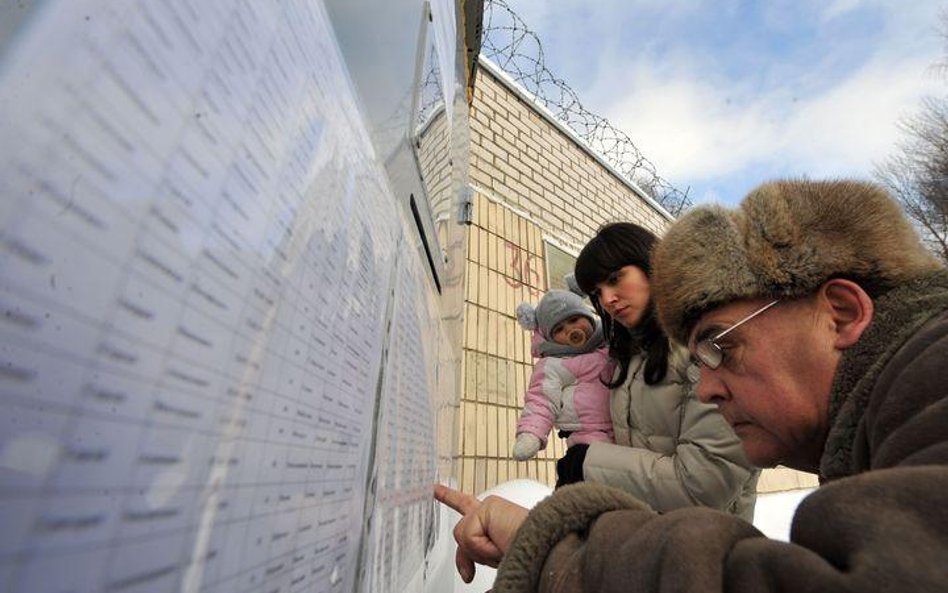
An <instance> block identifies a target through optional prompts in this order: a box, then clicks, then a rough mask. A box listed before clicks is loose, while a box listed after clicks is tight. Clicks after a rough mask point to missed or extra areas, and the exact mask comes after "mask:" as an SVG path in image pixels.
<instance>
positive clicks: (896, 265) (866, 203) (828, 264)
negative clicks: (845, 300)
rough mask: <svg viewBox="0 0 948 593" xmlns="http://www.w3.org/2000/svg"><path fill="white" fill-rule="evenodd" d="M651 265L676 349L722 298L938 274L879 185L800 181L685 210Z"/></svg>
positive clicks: (880, 287) (870, 288) (872, 290)
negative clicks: (726, 204) (735, 203)
mask: <svg viewBox="0 0 948 593" xmlns="http://www.w3.org/2000/svg"><path fill="white" fill-rule="evenodd" d="M652 265H653V270H654V273H653V276H652V295H653V297H654V298H655V302H656V305H657V307H658V315H659V319H660V320H661V323H662V325H663V326H664V327H665V330H666V331H667V332H668V334H669V335H670V336H671V337H672V338H674V339H676V340H678V341H679V342H682V343H684V342H686V341H687V339H688V336H689V334H690V332H691V328H692V327H693V326H694V324H695V323H696V322H697V321H698V319H699V318H700V317H701V315H703V314H704V313H706V312H707V311H709V310H711V309H714V308H715V307H718V306H721V305H723V304H726V303H729V302H733V301H738V300H742V299H753V298H758V297H767V298H771V297H773V298H777V297H781V298H795V297H802V296H805V295H807V294H810V293H812V292H813V291H815V290H816V289H817V288H819V286H820V285H822V284H823V282H825V281H826V280H829V279H830V278H834V277H845V278H849V279H851V280H853V281H856V282H858V283H859V284H860V285H861V286H862V287H863V288H864V289H865V290H866V291H867V292H868V293H869V294H870V295H873V296H875V295H876V294H878V293H881V292H883V291H885V290H888V289H889V288H892V287H893V286H896V285H898V284H899V283H901V282H903V281H905V280H907V279H910V278H914V277H918V276H920V275H924V274H926V273H928V272H931V271H933V270H937V269H940V268H941V264H939V263H938V261H937V260H936V259H935V258H934V256H932V255H931V254H930V253H929V252H928V251H927V250H926V249H925V247H924V246H923V245H922V243H921V241H920V240H919V237H918V234H917V233H916V232H915V229H914V228H912V225H911V224H910V223H909V221H908V219H906V217H905V216H904V215H903V214H902V211H901V209H900V208H899V205H898V204H897V203H896V202H895V201H894V200H893V199H892V198H891V197H890V196H889V195H888V194H887V193H886V192H885V191H884V190H883V189H882V188H880V187H879V186H876V185H873V184H870V183H864V182H858V181H806V180H787V181H775V182H771V183H765V184H763V185H761V186H760V187H758V188H757V189H755V190H753V191H752V192H751V193H750V194H748V195H747V197H746V198H744V201H743V202H741V205H740V206H739V207H738V208H735V209H730V210H729V209H725V208H722V207H720V206H702V207H697V208H694V209H692V210H691V211H689V212H687V213H686V214H684V215H683V216H682V217H681V218H680V219H679V220H678V221H677V222H675V223H674V224H673V225H672V226H671V228H670V229H669V230H668V232H667V233H666V235H665V236H664V238H662V240H661V241H660V242H659V244H658V246H657V247H656V248H655V252H654V254H653V257H652Z"/></svg>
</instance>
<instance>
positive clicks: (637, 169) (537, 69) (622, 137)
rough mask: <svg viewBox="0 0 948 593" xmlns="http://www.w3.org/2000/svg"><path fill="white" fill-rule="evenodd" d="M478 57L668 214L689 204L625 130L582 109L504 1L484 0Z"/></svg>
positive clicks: (677, 212)
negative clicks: (495, 68)
mask: <svg viewBox="0 0 948 593" xmlns="http://www.w3.org/2000/svg"><path fill="white" fill-rule="evenodd" d="M481 55H483V56H484V57H486V58H487V59H489V60H490V61H491V62H493V63H494V64H496V65H497V66H498V67H500V68H501V69H502V70H503V71H504V72H506V73H507V74H508V75H509V76H510V77H511V78H513V79H514V80H515V81H516V82H517V83H518V84H520V85H521V86H522V87H523V88H524V89H525V90H527V92H529V93H530V94H531V95H533V97H534V98H535V100H536V102H537V103H539V104H540V105H542V106H543V107H545V108H546V109H547V110H549V111H550V112H551V113H552V114H553V115H554V116H555V117H556V118H557V119H559V120H560V121H561V122H562V123H564V124H565V125H566V126H567V127H569V128H570V129H571V130H573V132H575V133H576V134H577V135H578V136H579V137H580V138H582V140H583V141H584V142H586V144H588V145H589V147H590V148H592V149H593V150H594V151H595V152H597V153H598V154H599V155H600V156H602V157H603V159H605V160H606V162H608V163H609V164H610V165H611V166H612V167H613V168H615V169H616V171H618V172H619V174H621V175H622V176H623V177H625V178H626V179H627V180H629V181H631V182H632V183H633V184H635V185H636V186H637V187H639V188H640V189H641V190H642V191H644V192H645V193H646V194H648V195H649V196H650V197H651V198H653V199H654V200H655V201H657V202H658V203H659V204H661V205H662V206H663V207H664V208H665V209H666V210H668V212H670V213H671V214H672V215H673V216H678V215H679V214H680V213H681V211H682V210H684V209H685V208H687V207H689V206H691V205H692V203H691V199H690V198H689V197H688V193H687V191H684V192H683V191H681V190H679V189H677V188H675V187H674V186H672V185H671V184H670V183H669V182H668V181H667V180H665V179H664V178H662V177H661V176H660V175H659V174H658V172H657V171H656V169H655V165H654V164H653V163H652V162H651V161H649V160H648V159H647V158H645V156H644V155H643V154H642V153H641V152H640V151H639V149H638V148H637V147H636V146H635V144H634V143H633V142H632V139H631V138H630V137H629V135H628V134H626V133H625V132H623V131H622V130H620V129H618V128H617V127H615V126H614V125H612V124H611V123H610V122H609V120H607V119H606V118H604V117H602V116H600V115H597V114H595V113H593V112H591V111H589V110H588V109H586V108H585V107H584V106H583V104H582V103H581V102H580V100H579V97H578V95H577V94H576V92H575V91H574V90H573V89H572V88H570V86H569V85H568V84H566V82H565V81H563V80H562V79H560V78H558V77H556V76H555V75H554V74H553V73H552V72H551V71H550V69H549V68H547V66H546V63H545V61H544V57H543V45H542V44H541V43H540V38H539V37H538V36H537V34H536V33H534V32H533V31H531V30H530V29H529V28H528V27H527V25H526V23H524V22H523V20H522V19H521V18H520V17H519V16H518V15H517V13H516V12H514V11H513V9H512V8H510V6H509V5H508V4H507V1H506V0H485V1H484V25H483V36H482V37H481Z"/></svg>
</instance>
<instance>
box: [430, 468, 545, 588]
mask: <svg viewBox="0 0 948 593" xmlns="http://www.w3.org/2000/svg"><path fill="white" fill-rule="evenodd" d="M434 495H435V499H436V500H438V501H439V502H441V503H443V504H446V505H448V506H449V507H451V508H452V509H454V510H455V511H457V512H459V513H461V515H463V517H462V518H461V520H460V521H458V524H457V525H455V526H454V540H455V541H456V542H457V543H458V551H457V553H456V554H455V556H454V563H455V565H456V566H457V569H458V574H460V575H461V579H463V580H464V582H465V583H470V582H471V581H472V580H474V564H475V563H477V564H484V565H487V566H492V567H496V566H497V565H498V564H500V560H501V558H503V557H504V553H505V552H506V551H507V549H508V548H509V547H510V542H511V541H512V540H513V538H514V536H515V535H516V534H517V530H518V529H520V525H521V524H523V522H524V521H525V520H526V518H527V513H528V512H529V511H528V510H527V509H525V508H523V507H522V506H520V505H518V504H514V503H512V502H510V501H509V500H507V499H504V498H500V497H499V496H488V497H487V498H486V499H484V501H483V502H481V501H479V500H477V499H476V498H474V497H473V496H471V495H470V494H464V493H463V492H459V491H457V490H452V489H451V488H448V487H447V486H442V485H441V484H435V492H434Z"/></svg>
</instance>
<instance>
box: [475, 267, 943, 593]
mask: <svg viewBox="0 0 948 593" xmlns="http://www.w3.org/2000/svg"><path fill="white" fill-rule="evenodd" d="M820 471H821V477H822V478H824V480H826V482H825V483H824V484H823V485H822V486H821V487H820V488H819V489H818V490H817V491H816V492H814V493H813V494H812V495H810V496H809V497H807V498H806V499H805V500H804V501H803V503H802V504H801V505H800V507H799V508H798V509H797V513H796V516H795V517H794V521H793V526H792V532H791V542H790V543H786V542H777V541H773V540H769V539H767V538H765V537H764V536H763V535H762V534H761V533H760V532H759V531H757V530H756V529H755V528H754V527H753V526H752V525H750V524H749V523H746V522H744V521H741V520H739V519H737V518H735V517H733V516H730V515H727V514H725V513H721V512H718V511H714V510H710V509H704V508H688V509H681V510H676V511H671V512H668V513H666V514H663V515H662V514H657V513H655V512H654V511H652V510H651V509H649V508H648V507H647V506H646V505H644V504H643V503H641V502H639V501H638V500H636V499H634V498H633V497H631V496H629V495H628V494H626V493H624V492H621V491H618V490H615V489H612V488H608V487H604V486H600V485H595V484H576V485H573V486H568V487H564V488H561V489H560V490H558V491H557V492H556V493H555V494H554V495H553V496H551V497H550V498H548V499H547V500H545V501H543V502H542V503H540V504H539V505H538V506H537V507H536V508H535V509H534V510H533V511H531V513H530V516H529V517H528V520H527V522H526V523H525V524H524V525H523V526H522V527H521V529H520V532H519V533H518V534H517V537H516V539H515V541H514V543H513V545H512V547H511V549H510V550H509V551H508V552H507V555H506V556H505V558H504V560H503V562H502V564H501V566H500V568H499V571H498V575H497V580H496V582H495V589H494V590H495V591H497V592H499V593H505V592H510V591H570V592H573V591H599V592H603V593H612V592H616V593H618V592H620V591H621V592H623V593H629V592H639V591H642V592H644V591H663V592H685V591H689V592H690V591H706V592H717V591H729V592H748V593H749V592H766V591H814V592H816V591H848V592H861V591H867V592H868V591H913V592H916V591H923V592H927V591H932V592H935V591H939V592H944V591H948V505H946V500H948V498H946V496H948V495H946V493H948V273H944V272H940V273H938V274H934V275H931V276H929V277H926V278H924V279H922V280H920V281H915V282H912V283H908V284H907V285H906V286H904V287H902V288H899V289H896V290H893V291H891V292H890V293H889V294H887V295H885V296H883V297H882V298H880V299H878V300H877V301H876V315H875V318H874V320H873V323H872V325H871V326H870V328H869V329H868V330H867V332H866V334H865V335H864V336H863V338H862V339H861V340H860V342H859V343H858V344H857V345H856V346H855V347H853V348H851V349H850V350H848V351H847V352H846V354H845V355H844V357H843V359H842V362H841V364H840V368H839V370H838V372H837V376H836V378H835V382H834V386H833V393H832V396H831V428H830V432H829V436H828V438H827V442H826V446H825V450H824V454H823V458H822V461H821V467H820Z"/></svg>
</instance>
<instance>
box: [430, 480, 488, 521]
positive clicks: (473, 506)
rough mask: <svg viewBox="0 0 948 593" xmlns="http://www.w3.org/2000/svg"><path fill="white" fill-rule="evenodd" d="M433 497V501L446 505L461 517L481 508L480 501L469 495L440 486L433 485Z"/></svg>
mask: <svg viewBox="0 0 948 593" xmlns="http://www.w3.org/2000/svg"><path fill="white" fill-rule="evenodd" d="M434 496H435V500H437V501H438V502H441V503H443V504H446V505H448V506H449V507H451V508H452V509H454V510H455V511H457V512H459V513H461V514H462V515H467V514H468V513H471V512H473V511H475V510H477V507H479V506H481V503H480V501H479V500H477V499H476V498H474V497H473V496H471V495H470V494H465V493H463V492H460V491H458V490H454V489H453V488H448V487H447V486H442V485H441V484H435V490H434Z"/></svg>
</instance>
